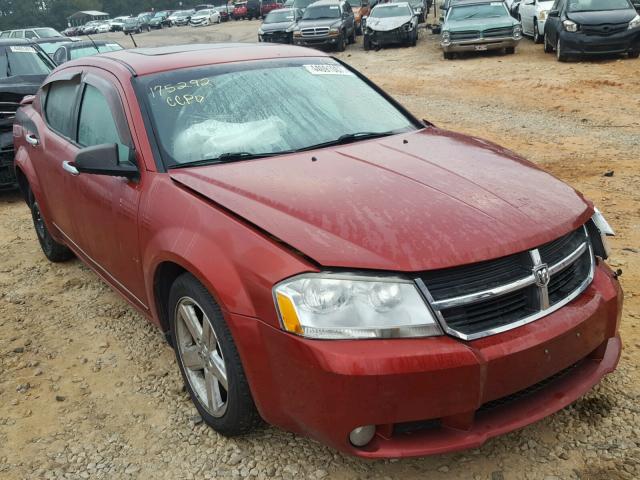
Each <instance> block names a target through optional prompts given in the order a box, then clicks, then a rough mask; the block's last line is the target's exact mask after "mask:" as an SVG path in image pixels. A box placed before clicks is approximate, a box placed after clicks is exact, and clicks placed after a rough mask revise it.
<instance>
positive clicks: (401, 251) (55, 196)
mask: <svg viewBox="0 0 640 480" xmlns="http://www.w3.org/2000/svg"><path fill="white" fill-rule="evenodd" d="M195 48H196V49H197V50H196V51H195V52H192V53H189V54H184V53H176V54H169V55H162V56H159V57H153V56H148V55H143V54H140V53H135V52H127V51H124V52H114V53H110V54H105V55H101V56H100V57H86V58H83V59H81V60H78V61H75V62H70V63H69V64H65V66H63V67H61V68H59V69H57V70H56V71H55V72H54V73H53V74H52V77H50V78H52V79H55V78H56V77H57V76H59V75H65V74H66V73H67V72H69V71H72V70H73V69H75V70H79V69H82V70H83V71H91V72H92V73H94V74H96V75H99V76H101V77H103V78H105V79H106V80H107V81H109V82H111V83H113V84H114V85H116V87H117V90H118V92H119V94H120V96H121V97H122V104H123V106H124V110H125V115H126V118H127V121H128V123H129V127H130V128H131V131H132V136H133V141H134V144H135V149H136V152H137V157H138V164H139V165H141V166H142V168H141V172H140V175H141V178H140V181H139V182H138V183H132V182H126V181H125V180H123V179H120V178H109V177H91V176H89V175H84V174H83V175H80V176H79V177H71V176H65V175H63V174H62V169H61V162H62V161H63V160H65V159H68V160H72V156H73V150H74V148H75V147H74V146H72V145H70V144H68V142H67V145H65V142H64V141H62V140H61V139H60V138H59V137H57V136H56V134H55V133H53V132H50V131H49V130H48V129H47V127H46V125H45V124H44V122H43V121H42V119H41V118H40V114H39V112H38V110H37V108H38V107H37V104H38V102H37V101H36V102H34V105H26V106H25V107H24V112H25V113H26V114H27V116H28V117H29V118H30V120H31V121H32V122H33V123H34V124H35V126H36V127H37V129H38V132H40V133H41V145H40V146H39V147H38V148H35V149H34V148H32V147H30V146H28V145H27V144H26V142H25V140H24V136H21V137H18V138H16V166H17V168H18V169H19V170H20V172H22V173H23V174H24V175H25V176H26V178H27V180H28V181H29V183H30V185H31V188H32V190H33V191H34V194H35V196H36V199H37V200H38V201H39V202H40V204H41V208H42V211H43V214H44V216H45V220H46V222H47V225H48V227H49V229H50V230H51V232H52V234H53V235H54V236H55V237H56V238H57V239H58V240H59V241H64V242H67V243H68V244H69V245H70V246H71V248H72V249H74V250H75V251H76V253H77V254H78V255H79V256H80V257H81V258H82V259H83V260H84V261H85V262H86V263H87V264H88V265H89V266H90V267H92V268H93V269H94V270H95V271H96V272H97V273H98V274H99V275H100V276H101V277H102V278H103V279H105V280H106V281H107V282H109V283H110V284H111V285H112V286H113V287H114V288H115V289H116V290H117V291H119V292H120V293H122V294H123V295H124V296H125V298H127V300H129V301H130V302H131V303H132V304H133V305H135V306H136V307H137V308H138V309H140V310H141V311H142V312H143V313H144V314H145V315H146V316H147V317H148V318H149V319H150V320H151V321H153V322H154V323H156V324H157V325H161V323H162V319H161V318H160V313H159V310H158V305H159V304H161V303H162V302H165V301H166V298H156V296H155V292H154V283H155V281H156V280H157V272H158V268H159V266H161V265H162V264H163V263H165V262H171V263H174V264H177V265H180V266H181V267H183V268H184V269H185V270H187V271H190V272H191V273H192V274H194V275H195V276H196V277H198V278H199V279H200V280H201V281H202V282H203V284H204V285H205V286H206V287H207V288H208V289H209V290H210V291H211V292H212V294H213V295H214V297H215V298H216V299H217V301H218V302H219V303H220V305H221V306H222V307H223V310H224V312H225V317H226V319H227V322H228V323H229V325H230V328H231V330H232V333H233V335H234V339H235V341H236V343H237V345H238V348H239V351H240V353H241V358H242V361H243V365H244V367H245V370H246V373H247V376H248V379H249V383H250V386H251V390H252V393H253V396H254V398H255V401H256V404H257V406H258V408H259V410H260V413H261V414H262V416H263V417H264V418H265V419H266V420H267V421H269V422H271V423H273V424H274V425H277V426H279V427H282V428H284V429H287V430H291V431H294V432H297V433H299V434H303V435H308V436H311V437H313V438H316V439H318V440H320V441H322V442H325V443H327V444H329V445H331V446H333V447H335V448H337V449H340V450H342V451H345V452H348V453H352V454H356V455H361V456H367V457H386V456H394V457H395V456H410V455H425V454H432V453H440V452H444V451H450V450H456V449H460V448H469V447H475V446H477V445H479V444H480V443H482V442H483V441H485V440H486V439H487V438H490V437H492V436H495V435H499V434H501V433H504V432H507V431H510V430H513V429H516V428H520V427H522V426H524V425H526V424H528V423H531V422H533V421H536V420H538V419H540V418H542V417H544V416H545V415H548V414H550V413H552V412H554V411H556V410H558V409H560V408H562V407H564V406H565V405H567V404H568V403H570V402H571V401H573V400H575V399H576V398H577V397H578V396H580V395H582V394H583V393H584V392H586V391H587V390H588V389H589V388H591V387H592V386H593V385H594V384H595V383H596V382H597V381H599V379H600V378H602V376H603V375H604V374H606V373H608V372H610V371H611V370H613V368H614V367H615V365H616V363H617V359H618V356H619V351H620V341H619V339H618V337H617V331H618V322H619V318H620V312H621V302H622V296H621V292H620V288H619V285H618V282H617V280H615V279H614V278H613V276H612V274H611V272H610V271H609V270H608V268H607V267H606V266H604V265H603V264H599V265H598V268H597V271H596V275H595V279H594V281H593V283H592V284H591V285H590V286H589V288H588V289H587V290H586V291H585V292H584V293H583V294H582V295H581V296H580V297H579V298H577V299H576V300H574V301H573V302H571V303H570V304H569V305H567V306H565V307H564V308H562V309H561V310H559V311H557V312H555V313H553V314H551V315H549V316H547V317H545V318H542V319H540V320H538V321H536V322H533V323H531V324H528V325H525V326H522V327H520V328H517V329H514V330H511V331H509V332H506V333H502V334H499V335H494V336H491V337H487V338H484V339H481V340H477V341H474V342H462V341H459V340H457V339H454V338H450V337H439V338H426V339H399V340H376V341H371V340H359V341H314V340H307V339H303V338H300V337H296V336H293V335H291V334H288V333H285V332H283V331H282V330H280V328H279V324H278V320H277V316H276V312H275V308H274V304H273V299H272V293H271V289H272V287H273V285H274V284H276V283H278V282H279V281H281V280H282V279H284V278H287V277H290V276H293V275H296V274H298V273H301V272H308V271H317V270H319V269H320V268H321V267H320V265H323V266H327V267H350V268H356V269H380V270H389V271H395V272H412V271H420V270H426V269H432V268H443V267H449V266H454V265H460V264H465V263H472V262H477V261H481V260H485V259H489V258H496V257H500V256H504V255H508V254H511V253H514V252H518V251H522V250H525V249H528V248H531V247H535V246H538V245H540V244H542V243H545V242H547V241H550V240H553V239H555V238H558V237H560V236H561V235H563V234H565V233H567V232H569V231H571V230H572V229H574V228H576V227H577V226H578V225H580V224H582V223H584V222H585V221H586V220H587V219H588V218H589V217H590V215H591V213H592V206H591V205H590V203H588V202H587V201H585V200H584V199H583V197H582V196H581V195H580V194H578V193H576V192H575V191H574V190H573V189H572V188H570V187H568V186H567V185H565V184H563V183H562V182H560V181H559V180H557V179H555V178H553V177H552V176H551V175H549V174H548V173H545V172H543V171H541V170H539V169H537V168H535V167H534V166H533V165H531V164H530V163H528V162H526V161H524V160H522V159H519V158H517V157H515V156H514V155H513V154H512V153H510V152H508V151H505V150H503V149H501V148H499V147H496V146H495V145H493V144H489V143H487V142H484V141H482V140H479V139H475V138H469V137H465V136H463V135H458V134H454V133H451V132H446V131H442V130H438V129H434V128H429V129H426V130H423V131H420V132H416V133H411V134H406V135H398V136H393V137H388V138H385V139H382V140H372V141H366V142H358V143H355V144H351V145H348V146H343V147H339V148H331V149H324V150H318V151H315V152H313V153H312V152H306V153H303V154H299V155H289V156H283V157H279V158H271V159H263V160H254V161H248V162H239V163H236V164H228V165H220V166H215V167H213V166H212V167H201V168H193V169H189V170H184V171H178V170H174V171H172V172H171V173H158V172H157V170H156V166H155V162H154V159H153V156H152V153H151V145H150V142H149V138H148V137H147V133H146V131H145V128H144V125H143V120H142V115H141V111H140V108H139V106H138V104H137V100H136V97H135V95H134V92H133V89H132V85H131V75H132V74H131V72H130V70H128V69H127V68H126V67H125V66H124V65H123V64H122V63H118V62H116V61H114V60H113V59H118V60H120V61H126V62H127V63H129V64H130V65H132V66H133V67H134V68H135V69H136V71H137V72H138V73H139V74H149V73H153V72H156V71H163V70H167V69H172V68H181V67H189V66H197V65H203V64H211V63H225V62H231V61H247V60H252V59H257V58H277V57H286V56H298V57H299V56H318V55H322V54H320V53H318V52H315V51H310V50H305V49H299V48H293V47H282V46H268V47H256V46H233V45H232V46H229V47H224V48H217V49H215V50H211V51H208V52H206V54H203V51H204V50H203V49H205V47H195ZM177 50H178V51H179V50H180V48H178V49H177ZM17 131H18V132H21V129H18V130H17ZM22 133H26V132H22ZM404 140H406V141H407V143H404ZM312 155H314V156H316V157H317V161H316V162H311V161H310V157H311V156H312ZM76 209H77V210H76ZM56 226H57V227H56ZM299 253H302V255H300V254H299ZM578 333H579V334H580V335H579V336H578V335H577V334H578ZM594 351H597V352H598V353H597V354H592V355H591V357H590V358H589V359H588V360H586V361H584V362H583V363H582V364H581V367H580V368H579V369H577V371H576V372H575V373H572V374H571V375H570V376H569V377H566V378H564V379H563V380H562V381H559V382H556V383H554V384H553V385H551V386H548V387H547V388H546V389H544V390H543V391H541V392H539V393H538V394H537V396H534V397H530V398H529V399H528V400H527V401H525V402H520V403H517V404H512V405H510V406H507V407H504V408H500V409H496V410H494V411H493V413H491V414H490V415H474V412H475V411H476V410H477V409H478V408H479V407H480V406H481V405H482V404H483V403H485V402H487V401H490V400H493V399H496V398H500V397H503V396H505V395H508V394H511V393H513V392H516V391H518V390H521V389H523V388H525V387H527V386H529V385H532V384H535V383H537V382H539V381H540V380H542V379H544V378H547V377H549V376H550V375H553V374H554V373H556V372H558V371H560V370H562V369H564V368H565V367H567V366H569V365H571V364H573V363H575V362H577V361H579V360H581V359H583V358H584V357H585V356H587V355H589V354H590V353H591V352H594ZM433 418H443V419H444V420H443V422H444V423H445V425H449V426H445V427H442V428H439V429H436V430H430V431H425V432H423V433H420V434H414V435H411V436H406V435H405V436H398V435H392V434H391V432H392V425H393V424H395V423H399V422H409V421H419V420H426V419H433ZM366 424H375V425H378V426H379V429H378V431H379V433H380V435H378V436H377V437H376V438H375V440H374V441H373V442H372V443H371V444H370V445H369V446H368V447H367V448H366V449H361V450H358V449H355V448H353V447H352V446H351V445H350V444H349V443H348V433H349V431H350V430H351V429H353V428H355V427H357V426H360V425H366ZM452 425H455V426H457V428H458V429H457V430H456V429H454V428H451V426H452ZM461 429H464V430H461Z"/></svg>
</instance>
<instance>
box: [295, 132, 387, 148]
mask: <svg viewBox="0 0 640 480" xmlns="http://www.w3.org/2000/svg"><path fill="white" fill-rule="evenodd" d="M396 133H399V132H396V131H390V132H357V133H347V134H345V135H341V136H339V137H338V138H336V139H335V140H330V141H328V142H323V143H318V144H316V145H310V146H308V147H303V148H299V149H297V150H295V151H296V152H304V151H306V150H315V149H316V148H323V147H331V146H333V145H344V144H347V143H352V142H357V141H358V140H368V139H370V138H381V137H388V136H390V135H395V134H396Z"/></svg>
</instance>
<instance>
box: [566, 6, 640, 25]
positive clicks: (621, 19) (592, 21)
mask: <svg viewBox="0 0 640 480" xmlns="http://www.w3.org/2000/svg"><path fill="white" fill-rule="evenodd" d="M636 15H637V12H636V11H635V9H633V8H629V9H626V10H605V11H600V12H567V18H569V19H571V20H573V21H574V22H576V23H578V24H580V25H602V24H604V23H625V22H630V21H631V20H633V18H634V17H635V16H636Z"/></svg>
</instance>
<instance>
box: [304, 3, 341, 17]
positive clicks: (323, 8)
mask: <svg viewBox="0 0 640 480" xmlns="http://www.w3.org/2000/svg"><path fill="white" fill-rule="evenodd" d="M320 18H340V6H339V5H318V6H311V7H309V8H307V9H306V10H305V11H304V14H303V15H302V19H303V20H317V19H320Z"/></svg>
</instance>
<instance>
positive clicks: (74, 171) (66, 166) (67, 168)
mask: <svg viewBox="0 0 640 480" xmlns="http://www.w3.org/2000/svg"><path fill="white" fill-rule="evenodd" d="M62 169H63V170H64V171H65V172H67V173H69V174H70V175H73V176H74V177H77V176H78V175H80V171H79V170H78V169H77V168H76V167H74V166H73V165H71V162H67V161H66V160H65V161H64V162H62Z"/></svg>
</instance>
